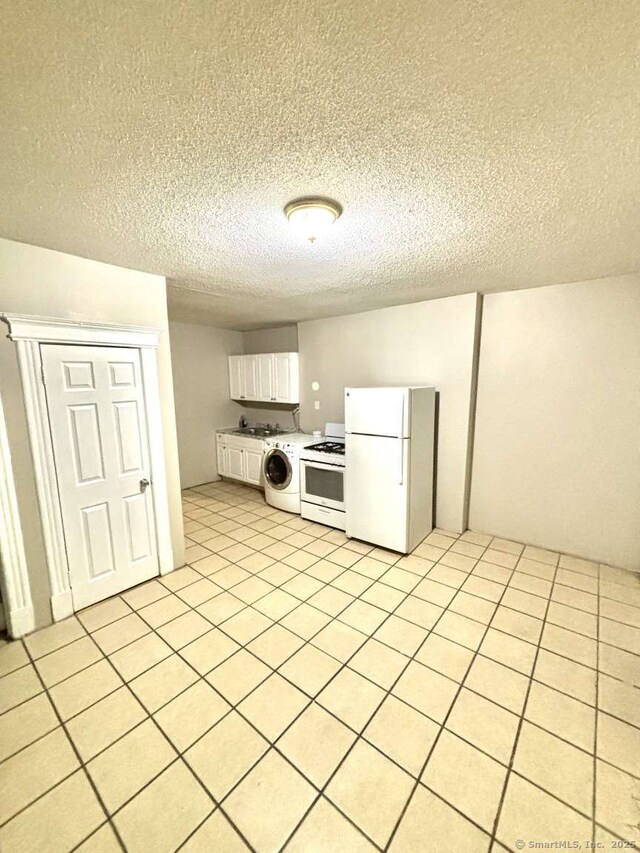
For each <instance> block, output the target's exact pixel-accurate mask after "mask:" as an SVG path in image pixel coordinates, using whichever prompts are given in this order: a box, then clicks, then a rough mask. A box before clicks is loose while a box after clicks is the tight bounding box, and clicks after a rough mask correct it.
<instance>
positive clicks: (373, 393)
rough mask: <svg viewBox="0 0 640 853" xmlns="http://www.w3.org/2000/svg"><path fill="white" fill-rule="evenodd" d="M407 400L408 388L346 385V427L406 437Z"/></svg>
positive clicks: (352, 429) (408, 395) (408, 404)
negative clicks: (354, 386)
mask: <svg viewBox="0 0 640 853" xmlns="http://www.w3.org/2000/svg"><path fill="white" fill-rule="evenodd" d="M410 399H411V398H410V393H409V389H408V388H345V389H344V420H345V430H346V432H347V433H361V434H364V435H388V436H393V437H395V438H400V437H403V438H406V437H407V436H408V435H409V406H410Z"/></svg>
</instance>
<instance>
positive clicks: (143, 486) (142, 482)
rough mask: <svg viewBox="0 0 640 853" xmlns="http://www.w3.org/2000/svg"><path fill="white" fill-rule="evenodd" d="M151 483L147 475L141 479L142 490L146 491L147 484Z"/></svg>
mask: <svg viewBox="0 0 640 853" xmlns="http://www.w3.org/2000/svg"><path fill="white" fill-rule="evenodd" d="M150 485H151V483H150V482H149V481H148V480H147V478H146V477H145V478H144V480H140V491H141V492H145V491H146V490H147V486H150Z"/></svg>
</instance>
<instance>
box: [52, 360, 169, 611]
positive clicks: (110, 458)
mask: <svg viewBox="0 0 640 853" xmlns="http://www.w3.org/2000/svg"><path fill="white" fill-rule="evenodd" d="M41 352H42V364H43V370H44V376H43V378H44V381H45V389H46V396H47V406H48V410H49V421H50V425H51V435H52V439H53V449H54V457H55V464H56V472H57V477H58V485H59V491H60V504H61V509H62V522H63V528H64V536H65V544H66V550H67V557H68V563H69V575H70V580H71V590H72V595H73V603H74V609H76V610H77V609H79V608H81V607H86V606H87V605H88V604H92V603H94V602H96V601H100V600H101V599H103V598H107V597H108V596H110V595H114V594H117V593H118V592H121V591H122V590H123V589H127V588H129V587H131V586H134V585H135V584H138V583H140V582H141V581H144V580H147V579H148V578H151V577H153V576H154V575H157V574H158V572H159V561H158V551H157V544H156V530H155V519H154V507H153V497H152V491H151V489H150V488H149V487H148V486H145V482H148V481H150V480H151V471H150V461H149V441H148V433H147V422H146V409H145V397H144V388H143V386H142V372H141V366H140V352H139V350H137V349H128V348H124V347H122V348H121V347H102V346H67V345H54V344H50V345H45V346H42V348H41Z"/></svg>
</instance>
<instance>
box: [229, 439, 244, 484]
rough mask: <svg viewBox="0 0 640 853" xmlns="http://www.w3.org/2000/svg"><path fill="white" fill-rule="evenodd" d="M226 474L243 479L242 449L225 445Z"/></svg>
mask: <svg viewBox="0 0 640 853" xmlns="http://www.w3.org/2000/svg"><path fill="white" fill-rule="evenodd" d="M227 460H228V461H227V476H228V477H236V478H237V479H238V480H244V450H243V449H242V448H241V447H229V446H227Z"/></svg>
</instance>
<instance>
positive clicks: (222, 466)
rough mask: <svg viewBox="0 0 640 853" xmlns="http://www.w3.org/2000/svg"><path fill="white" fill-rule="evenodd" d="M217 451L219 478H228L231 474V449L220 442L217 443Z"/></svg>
mask: <svg viewBox="0 0 640 853" xmlns="http://www.w3.org/2000/svg"><path fill="white" fill-rule="evenodd" d="M216 450H217V459H218V476H220V477H226V476H227V474H228V473H229V461H228V453H229V449H228V447H227V445H226V444H223V443H222V442H221V441H218V442H216Z"/></svg>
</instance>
